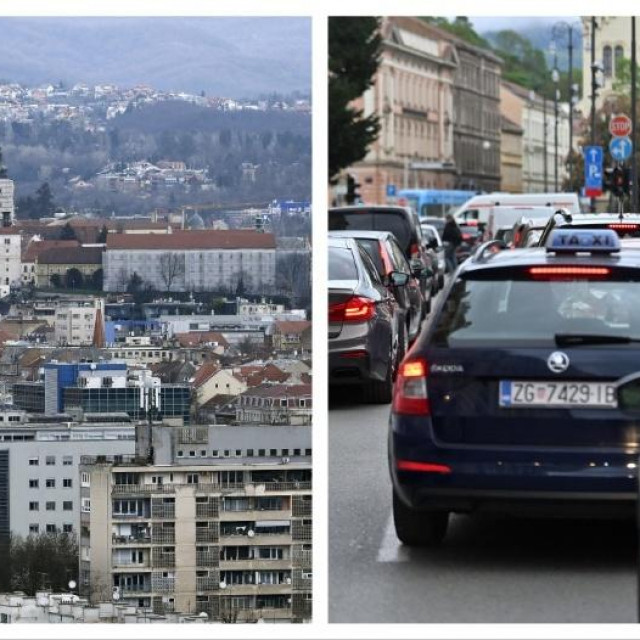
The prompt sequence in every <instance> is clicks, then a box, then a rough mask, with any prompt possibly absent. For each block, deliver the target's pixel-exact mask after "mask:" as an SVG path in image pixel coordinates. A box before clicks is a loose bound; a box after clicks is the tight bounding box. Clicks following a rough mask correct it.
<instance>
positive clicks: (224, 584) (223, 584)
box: [220, 580, 227, 589]
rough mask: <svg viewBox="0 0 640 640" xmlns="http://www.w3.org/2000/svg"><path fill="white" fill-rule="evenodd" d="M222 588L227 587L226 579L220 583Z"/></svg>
mask: <svg viewBox="0 0 640 640" xmlns="http://www.w3.org/2000/svg"><path fill="white" fill-rule="evenodd" d="M220 588H221V589H226V588H227V583H226V582H225V581H224V580H223V581H222V582H221V583H220Z"/></svg>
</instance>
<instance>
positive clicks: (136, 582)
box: [80, 425, 312, 622]
mask: <svg viewBox="0 0 640 640" xmlns="http://www.w3.org/2000/svg"><path fill="white" fill-rule="evenodd" d="M310 447H311V430H310V429H309V427H306V426H255V427H254V426H251V427H249V426H245V427H238V426H226V425H217V426H209V427H169V426H166V425H163V426H156V425H153V426H150V427H148V428H146V430H145V429H143V430H141V431H140V433H139V435H138V455H137V456H129V457H126V456H120V457H117V458H113V457H111V458H109V457H101V458H99V457H93V458H89V457H87V458H86V459H85V460H83V464H81V468H80V486H81V492H82V500H83V512H82V514H81V532H80V534H81V535H80V593H81V595H84V596H86V597H88V598H89V599H90V600H91V601H92V602H98V601H104V600H105V599H106V600H109V599H111V598H112V597H115V598H116V599H117V600H118V601H121V602H125V603H128V604H132V605H135V606H137V607H140V608H144V609H150V610H152V611H153V612H154V613H167V612H171V611H176V612H181V613H185V614H189V613H202V612H204V613H206V614H207V615H208V617H209V619H210V620H212V621H213V620H217V621H226V622H251V621H257V620H259V619H262V620H263V621H265V622H305V621H308V620H310V618H311V593H312V575H311V556H312V539H311V530H312V526H311V525H312V501H311V448H310ZM149 459H151V462H148V460H149ZM85 506H86V509H85Z"/></svg>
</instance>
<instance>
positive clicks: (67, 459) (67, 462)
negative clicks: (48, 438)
mask: <svg viewBox="0 0 640 640" xmlns="http://www.w3.org/2000/svg"><path fill="white" fill-rule="evenodd" d="M62 464H63V465H64V466H69V465H72V464H73V456H62Z"/></svg>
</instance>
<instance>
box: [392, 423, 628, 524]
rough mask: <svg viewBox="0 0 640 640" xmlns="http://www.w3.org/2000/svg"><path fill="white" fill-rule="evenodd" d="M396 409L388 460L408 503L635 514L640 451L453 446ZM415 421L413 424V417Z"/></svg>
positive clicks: (397, 487)
mask: <svg viewBox="0 0 640 640" xmlns="http://www.w3.org/2000/svg"><path fill="white" fill-rule="evenodd" d="M406 420H408V421H409V422H412V421H413V420H416V419H413V418H408V419H407V418H402V419H399V418H397V417H394V416H392V418H391V428H390V433H389V466H390V472H391V478H392V482H393V485H394V490H395V491H396V493H397V494H398V496H399V497H400V498H401V499H402V500H403V501H404V502H405V503H406V504H407V505H409V506H411V507H414V508H417V509H420V508H422V509H442V510H446V511H454V512H463V513H469V512H476V511H493V512H502V513H514V514H531V515H561V516H575V517H604V518H609V517H626V516H633V514H634V511H635V505H636V500H637V494H638V481H637V475H636V474H637V465H638V463H639V461H638V453H635V452H630V453H629V452H624V451H621V450H602V449H596V448H593V449H580V450H577V449H569V448H567V449H557V448H554V449H549V448H544V447H531V448H529V449H527V448H516V447H502V448H498V447H462V446H460V447H447V448H444V447H442V446H438V445H437V444H436V443H435V442H434V441H433V439H432V438H430V437H429V433H430V431H431V427H430V425H428V426H427V425H425V421H424V419H422V424H421V427H420V432H421V433H420V434H419V435H416V432H415V430H414V429H411V428H408V429H407V425H406V424H404V425H403V421H406ZM414 426H415V424H414ZM398 460H409V461H413V462H426V463H431V464H436V465H445V468H448V470H449V471H448V472H447V473H443V472H423V471H398V469H397V462H398Z"/></svg>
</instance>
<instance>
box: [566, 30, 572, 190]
mask: <svg viewBox="0 0 640 640" xmlns="http://www.w3.org/2000/svg"><path fill="white" fill-rule="evenodd" d="M567 95H568V96H569V191H573V27H572V26H571V25H569V91H568V93H567Z"/></svg>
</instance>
